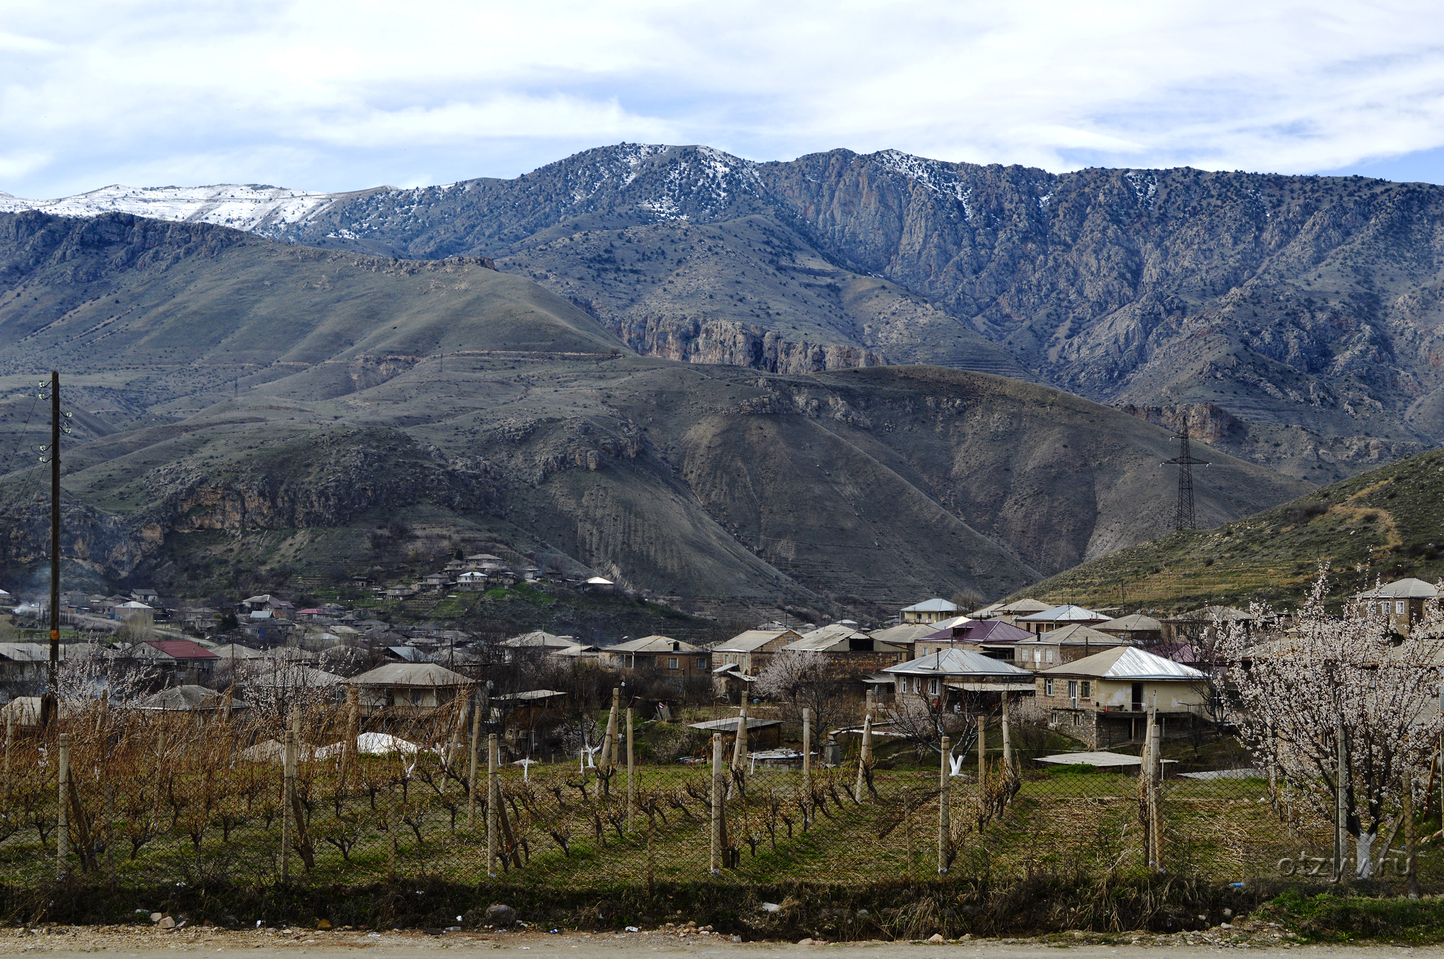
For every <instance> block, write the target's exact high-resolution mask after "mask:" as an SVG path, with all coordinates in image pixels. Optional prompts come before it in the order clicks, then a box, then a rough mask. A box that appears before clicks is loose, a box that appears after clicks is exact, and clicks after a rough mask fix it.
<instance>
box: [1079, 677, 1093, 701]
mask: <svg viewBox="0 0 1444 959" xmlns="http://www.w3.org/2000/svg"><path fill="white" fill-rule="evenodd" d="M1092 688H1093V684H1092V683H1090V682H1089V681H1088V680H1086V679H1085V680H1083V690H1082V692H1080V693H1079V695H1080V696H1082V697H1083V698H1084V699H1087V698H1088V694H1089V692H1090V691H1091V690H1092Z"/></svg>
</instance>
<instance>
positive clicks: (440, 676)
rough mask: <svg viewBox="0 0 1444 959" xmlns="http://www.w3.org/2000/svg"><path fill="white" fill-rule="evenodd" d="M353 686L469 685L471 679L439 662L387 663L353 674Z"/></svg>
mask: <svg viewBox="0 0 1444 959" xmlns="http://www.w3.org/2000/svg"><path fill="white" fill-rule="evenodd" d="M346 682H347V683H348V684H350V685H353V686H467V685H470V684H471V680H469V679H467V678H466V677H465V676H463V675H461V674H460V673H453V672H452V671H451V670H449V669H447V668H446V667H445V666H442V665H440V664H438V663H387V664H386V665H385V666H377V667H376V668H375V669H373V670H371V671H369V672H365V673H362V674H361V675H360V676H352V677H351V678H350V679H348V680H346Z"/></svg>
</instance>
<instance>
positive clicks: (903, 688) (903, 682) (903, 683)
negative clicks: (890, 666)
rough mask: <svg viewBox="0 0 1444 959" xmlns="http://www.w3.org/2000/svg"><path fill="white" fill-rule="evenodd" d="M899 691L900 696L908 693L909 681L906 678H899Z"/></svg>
mask: <svg viewBox="0 0 1444 959" xmlns="http://www.w3.org/2000/svg"><path fill="white" fill-rule="evenodd" d="M897 691H898V695H899V696H901V695H902V694H903V693H905V692H907V691H908V679H907V677H906V676H899V677H898V678H897Z"/></svg>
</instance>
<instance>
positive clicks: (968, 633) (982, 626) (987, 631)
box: [923, 619, 1033, 643]
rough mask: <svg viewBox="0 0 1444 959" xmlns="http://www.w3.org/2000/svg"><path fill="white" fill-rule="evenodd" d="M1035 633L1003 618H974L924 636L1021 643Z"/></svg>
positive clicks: (938, 639) (927, 638) (929, 639)
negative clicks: (1004, 620) (1006, 621)
mask: <svg viewBox="0 0 1444 959" xmlns="http://www.w3.org/2000/svg"><path fill="white" fill-rule="evenodd" d="M1032 638H1033V634H1032V633H1030V632H1028V631H1027V630H1026V629H1023V628H1021V627H1019V626H1014V625H1013V624H1012V623H1005V622H1003V621H1002V620H1001V619H981V620H979V619H973V620H968V621H967V622H966V623H963V624H962V625H961V626H953V627H950V628H947V629H938V630H934V631H933V632H931V633H929V634H928V635H926V636H924V637H923V639H924V640H925V641H927V642H930V643H931V642H946V641H952V642H955V643H1020V642H1022V641H1023V640H1025V639H1032Z"/></svg>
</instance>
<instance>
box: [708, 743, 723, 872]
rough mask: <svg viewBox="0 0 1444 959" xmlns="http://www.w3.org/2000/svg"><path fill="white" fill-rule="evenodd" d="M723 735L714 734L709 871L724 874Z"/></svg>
mask: <svg viewBox="0 0 1444 959" xmlns="http://www.w3.org/2000/svg"><path fill="white" fill-rule="evenodd" d="M723 795H724V793H723V788H722V734H721V733H713V734H712V855H711V858H710V860H709V869H710V871H711V873H712V875H713V876H720V875H721V874H722V797H723Z"/></svg>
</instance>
